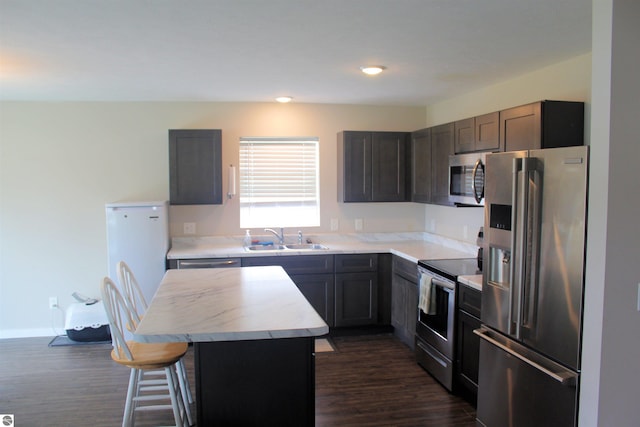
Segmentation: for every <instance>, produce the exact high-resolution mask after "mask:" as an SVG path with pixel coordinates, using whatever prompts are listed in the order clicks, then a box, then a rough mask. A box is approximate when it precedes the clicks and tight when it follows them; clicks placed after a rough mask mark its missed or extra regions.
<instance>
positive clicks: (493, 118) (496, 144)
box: [454, 111, 500, 154]
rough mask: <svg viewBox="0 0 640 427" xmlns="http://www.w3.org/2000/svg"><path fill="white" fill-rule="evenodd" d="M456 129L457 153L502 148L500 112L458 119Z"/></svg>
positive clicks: (455, 149) (455, 124)
mask: <svg viewBox="0 0 640 427" xmlns="http://www.w3.org/2000/svg"><path fill="white" fill-rule="evenodd" d="M454 129H455V130H454V131H455V140H454V151H455V153H456V154H459V153H471V152H475V151H499V150H500V114H499V113H498V112H497V111H496V112H493V113H489V114H484V115H482V116H478V117H471V118H468V119H464V120H458V121H457V122H455V123H454Z"/></svg>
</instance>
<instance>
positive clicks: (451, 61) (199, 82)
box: [0, 0, 591, 105]
mask: <svg viewBox="0 0 640 427" xmlns="http://www.w3.org/2000/svg"><path fill="white" fill-rule="evenodd" d="M590 50H591V1H589V0H55V1H52V0H0V99H1V100H74V101H75V100H79V101H80V100H100V101H120V100H126V101H219V102H224V101H232V102H262V101H265V102H271V101H273V98H275V97H276V96H278V95H291V96H293V97H294V98H295V100H294V102H304V103H335V104H372V105H428V104H431V103H434V102H437V101H438V100H439V99H443V98H448V97H452V96H455V95H457V94H462V93H466V92H469V91H471V90H473V89H475V88H479V87H483V86H487V85H490V84H492V83H495V82H499V81H503V80H507V79H509V78H513V77H516V76H518V75H521V74H524V73H527V72H529V71H533V70H536V69H539V68H542V67H545V66H547V65H550V64H554V63H557V62H560V61H562V60H565V59H568V58H571V57H574V56H577V55H581V54H584V53H587V52H589V51H590ZM365 64H382V65H385V66H386V67H387V68H388V69H387V71H386V72H385V73H384V74H382V75H379V76H377V77H368V76H365V75H364V74H362V73H361V72H360V71H359V67H360V66H361V65H365Z"/></svg>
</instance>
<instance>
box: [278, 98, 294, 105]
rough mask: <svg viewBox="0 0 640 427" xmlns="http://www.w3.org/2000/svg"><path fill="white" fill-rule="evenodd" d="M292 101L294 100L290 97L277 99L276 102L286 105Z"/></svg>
mask: <svg viewBox="0 0 640 427" xmlns="http://www.w3.org/2000/svg"><path fill="white" fill-rule="evenodd" d="M292 100H293V98H292V97H290V96H279V97H277V98H276V101H278V102H280V103H281V104H286V103H287V102H291V101H292Z"/></svg>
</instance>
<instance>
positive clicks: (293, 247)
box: [284, 243, 329, 251]
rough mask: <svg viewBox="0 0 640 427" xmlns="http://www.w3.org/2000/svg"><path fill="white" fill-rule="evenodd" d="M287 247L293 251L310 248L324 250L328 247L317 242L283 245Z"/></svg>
mask: <svg viewBox="0 0 640 427" xmlns="http://www.w3.org/2000/svg"><path fill="white" fill-rule="evenodd" d="M284 246H285V247H286V248H287V249H291V250H295V251H304V250H311V251H324V250H327V249H329V248H328V247H326V246H324V245H320V244H318V243H301V244H296V245H284Z"/></svg>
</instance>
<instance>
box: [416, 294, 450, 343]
mask: <svg viewBox="0 0 640 427" xmlns="http://www.w3.org/2000/svg"><path fill="white" fill-rule="evenodd" d="M450 298H453V291H452V290H451V289H449V288H444V287H442V286H436V310H435V313H434V314H426V313H425V312H424V311H422V310H420V318H419V321H420V323H422V324H424V325H425V326H427V327H428V328H429V329H431V330H432V331H434V332H436V333H438V334H439V335H440V336H442V337H443V338H445V339H448V338H449V337H448V336H447V335H448V330H447V326H448V321H449V320H448V319H449V305H450V304H449V299H450Z"/></svg>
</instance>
